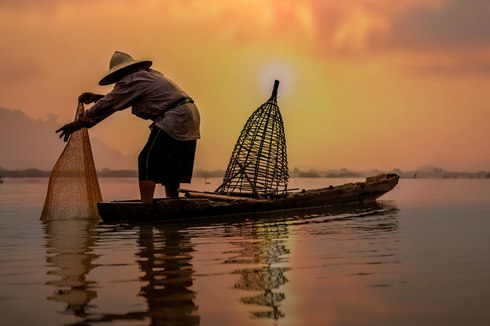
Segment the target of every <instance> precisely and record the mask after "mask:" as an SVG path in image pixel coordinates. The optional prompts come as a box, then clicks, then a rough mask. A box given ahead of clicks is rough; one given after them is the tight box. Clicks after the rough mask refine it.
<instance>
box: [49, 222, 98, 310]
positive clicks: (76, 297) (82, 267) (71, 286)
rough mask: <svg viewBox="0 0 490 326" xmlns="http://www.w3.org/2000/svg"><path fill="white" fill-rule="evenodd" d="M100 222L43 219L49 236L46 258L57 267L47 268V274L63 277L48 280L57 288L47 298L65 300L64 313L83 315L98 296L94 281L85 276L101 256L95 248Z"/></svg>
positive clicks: (51, 264) (50, 264)
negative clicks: (95, 260) (54, 268)
mask: <svg viewBox="0 0 490 326" xmlns="http://www.w3.org/2000/svg"><path fill="white" fill-rule="evenodd" d="M98 223H99V222H98V221H94V220H79V221H44V222H43V225H44V230H45V233H46V235H47V243H46V253H47V256H46V261H47V262H48V264H49V266H53V267H56V268H57V269H56V270H50V271H48V275H56V276H60V277H61V279H59V280H55V281H49V282H47V283H46V284H47V285H51V286H54V287H56V288H58V289H57V290H56V291H55V292H54V294H53V295H51V296H49V297H48V300H53V301H58V302H64V303H65V304H66V308H65V311H64V312H62V313H66V314H74V315H75V316H78V317H84V316H85V315H86V314H87V309H88V308H91V306H90V305H89V303H90V301H91V300H93V299H94V298H96V297H97V293H96V292H95V291H93V290H91V287H92V286H93V285H94V283H95V282H93V281H89V280H87V279H86V276H87V274H88V273H89V272H90V271H91V270H92V269H93V268H95V265H94V264H92V261H93V260H94V259H97V257H98V256H97V255H96V254H94V253H93V249H92V248H93V247H94V245H95V242H96V236H97V231H95V230H94V229H95V227H96V226H97V224H98Z"/></svg>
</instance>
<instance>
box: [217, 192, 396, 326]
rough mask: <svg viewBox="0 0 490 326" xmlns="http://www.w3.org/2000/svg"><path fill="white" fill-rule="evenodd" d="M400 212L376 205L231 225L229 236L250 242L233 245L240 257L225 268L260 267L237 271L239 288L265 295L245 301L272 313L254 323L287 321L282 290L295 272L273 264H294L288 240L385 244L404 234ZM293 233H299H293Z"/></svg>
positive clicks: (259, 315) (265, 217)
mask: <svg viewBox="0 0 490 326" xmlns="http://www.w3.org/2000/svg"><path fill="white" fill-rule="evenodd" d="M397 212H398V209H397V208H396V207H395V206H392V205H390V204H387V203H384V204H382V203H379V202H373V203H366V204H360V205H346V206H338V207H323V208H312V209H307V210H297V211H294V210H291V211H286V212H278V213H268V214H267V215H259V216H263V217H261V218H260V217H259V218H256V219H253V218H252V220H250V219H249V220H248V223H241V222H239V223H236V224H230V225H229V226H227V227H226V230H227V233H228V234H230V235H231V236H233V237H243V238H244V240H243V241H234V242H232V243H231V244H233V245H235V246H238V247H239V249H237V250H234V251H232V252H231V253H233V254H236V255H235V256H232V257H230V258H228V259H227V260H226V261H225V263H230V264H254V265H258V268H246V269H239V270H235V272H234V273H236V274H238V275H240V279H239V280H237V281H236V283H235V286H234V288H235V289H240V290H245V291H260V292H261V293H260V294H258V295H255V296H247V297H243V298H241V299H240V302H242V303H243V304H246V305H255V306H258V307H264V308H269V309H267V310H259V311H251V312H250V317H251V318H270V319H274V320H278V319H279V318H283V317H285V313H284V312H282V311H281V309H280V305H281V302H283V301H284V300H286V295H285V293H283V292H280V291H278V290H280V288H281V286H283V285H284V284H286V283H287V282H289V280H288V279H287V278H286V276H285V273H286V272H288V271H289V270H290V268H287V267H275V266H273V265H278V264H282V265H283V264H284V263H288V255H289V254H290V249H289V248H288V247H287V240H288V237H289V236H290V234H291V232H294V233H298V231H299V232H305V233H307V234H316V235H318V234H324V235H328V236H332V237H335V236H339V235H341V236H343V237H347V239H369V238H375V239H378V240H380V239H381V240H382V239H383V237H384V236H385V235H386V234H392V233H393V231H396V230H397V229H398V220H397V218H396V213H397ZM332 222H333V223H332ZM291 228H294V231H289V229H291ZM395 241H397V240H395ZM392 255H393V254H392ZM319 299H320V298H319Z"/></svg>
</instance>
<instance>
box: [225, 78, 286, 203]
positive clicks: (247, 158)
mask: <svg viewBox="0 0 490 326" xmlns="http://www.w3.org/2000/svg"><path fill="white" fill-rule="evenodd" d="M278 87H279V81H277V80H276V81H275V83H274V89H273V91H272V95H271V97H270V98H269V100H268V101H267V102H266V103H264V104H262V105H261V106H260V107H259V108H258V109H257V110H255V112H254V113H253V114H252V115H251V116H250V118H249V119H248V121H247V123H246V124H245V126H244V127H243V130H242V132H241V134H240V137H239V138H238V141H237V143H236V145H235V149H234V150H233V153H232V155H231V159H230V162H229V164H228V168H227V170H226V173H225V177H224V179H223V184H222V185H221V186H220V187H219V188H218V189H217V190H216V192H221V193H233V192H235V193H242V192H245V193H247V192H248V193H253V194H278V193H285V192H287V184H288V180H289V172H288V160H287V154H286V137H285V134H284V124H283V121H282V116H281V112H280V111H279V107H278V106H277V89H278Z"/></svg>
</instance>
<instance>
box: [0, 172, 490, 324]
mask: <svg viewBox="0 0 490 326" xmlns="http://www.w3.org/2000/svg"><path fill="white" fill-rule="evenodd" d="M210 181H211V184H210V185H205V184H204V180H202V179H196V180H194V184H193V185H191V186H190V187H192V188H193V189H197V190H209V189H213V188H215V187H216V186H217V185H218V184H219V180H217V179H210ZM351 181H359V180H342V179H323V178H322V179H293V180H292V181H291V187H298V188H306V189H311V188H318V187H325V186H328V185H330V184H332V185H336V184H340V183H345V182H351ZM100 182H101V189H102V193H103V196H104V198H105V199H106V200H112V199H128V198H137V196H138V189H137V185H136V183H135V181H134V180H131V179H101V180H100ZM46 187H47V179H6V180H5V183H4V184H2V185H0V236H1V239H0V243H1V246H0V267H1V270H0V323H1V325H489V324H490V312H489V309H488V304H489V303H490V259H489V257H490V255H489V254H490V237H489V236H488V233H489V231H490V180H488V179H418V180H412V179H401V180H400V184H399V185H398V186H397V188H395V190H394V191H392V192H390V193H389V194H387V195H385V196H384V197H383V198H382V199H383V200H380V201H378V202H376V203H372V204H365V205H348V206H342V207H330V208H329V207H325V208H316V209H308V210H303V211H287V212H282V213H267V214H265V213H262V214H249V215H246V216H242V217H234V218H232V219H231V218H225V217H221V218H216V219H202V220H192V221H189V222H182V223H168V222H167V223H155V224H144V223H139V224H138V223H135V224H126V223H125V224H104V223H99V222H97V221H58V222H56V221H51V222H41V221H39V220H38V219H39V216H40V213H41V210H42V205H43V202H44V196H45V194H46ZM208 188H209V189H208ZM159 191H160V193H159V194H157V195H160V196H163V192H162V190H161V189H160V190H159Z"/></svg>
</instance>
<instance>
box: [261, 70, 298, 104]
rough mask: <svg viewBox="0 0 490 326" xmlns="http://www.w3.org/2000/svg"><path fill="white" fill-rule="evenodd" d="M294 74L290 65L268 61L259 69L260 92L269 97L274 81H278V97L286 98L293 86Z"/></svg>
mask: <svg viewBox="0 0 490 326" xmlns="http://www.w3.org/2000/svg"><path fill="white" fill-rule="evenodd" d="M294 79H295V73H294V69H293V67H292V65H291V64H290V63H288V62H286V61H270V62H267V63H264V64H263V65H262V66H261V68H260V69H259V74H258V83H259V87H260V90H261V92H262V93H263V94H264V95H265V96H270V95H271V92H272V88H273V86H274V81H275V80H278V81H279V90H278V97H281V96H282V97H287V96H288V95H289V94H290V92H291V90H292V88H293V86H294Z"/></svg>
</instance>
